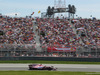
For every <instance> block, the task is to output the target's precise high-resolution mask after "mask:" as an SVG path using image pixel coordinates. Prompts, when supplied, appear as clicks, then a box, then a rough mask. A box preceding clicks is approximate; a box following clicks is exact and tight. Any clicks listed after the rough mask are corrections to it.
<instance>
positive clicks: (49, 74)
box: [0, 71, 100, 75]
mask: <svg viewBox="0 0 100 75" xmlns="http://www.w3.org/2000/svg"><path fill="white" fill-rule="evenodd" d="M0 75H100V73H95V72H92V73H90V72H57V71H0Z"/></svg>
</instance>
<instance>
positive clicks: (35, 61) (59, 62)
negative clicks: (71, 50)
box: [0, 60, 100, 64]
mask: <svg viewBox="0 0 100 75" xmlns="http://www.w3.org/2000/svg"><path fill="white" fill-rule="evenodd" d="M0 63H39V64H40V63H41V64H100V62H78V61H39V60H21V61H0Z"/></svg>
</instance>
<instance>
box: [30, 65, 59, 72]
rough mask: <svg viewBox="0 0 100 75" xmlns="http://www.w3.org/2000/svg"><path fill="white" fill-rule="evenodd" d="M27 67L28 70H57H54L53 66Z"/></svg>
mask: <svg viewBox="0 0 100 75" xmlns="http://www.w3.org/2000/svg"><path fill="white" fill-rule="evenodd" d="M28 66H29V70H48V71H51V70H53V71H56V70H57V68H54V67H53V66H44V65H42V64H31V65H28Z"/></svg>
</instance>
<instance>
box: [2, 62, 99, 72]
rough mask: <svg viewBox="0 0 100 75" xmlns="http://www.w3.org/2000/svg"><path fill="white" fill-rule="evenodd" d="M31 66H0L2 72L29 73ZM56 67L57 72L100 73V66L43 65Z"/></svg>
mask: <svg viewBox="0 0 100 75" xmlns="http://www.w3.org/2000/svg"><path fill="white" fill-rule="evenodd" d="M28 65H29V64H0V71H29V70H28ZM43 65H46V66H54V67H56V68H58V69H57V71H73V72H74V71H76V72H100V65H82V64H43Z"/></svg>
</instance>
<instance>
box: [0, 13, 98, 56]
mask: <svg viewBox="0 0 100 75" xmlns="http://www.w3.org/2000/svg"><path fill="white" fill-rule="evenodd" d="M37 37H39V39H38V38H37ZM37 40H39V43H38V42H37ZM38 44H39V45H38ZM37 46H39V47H37ZM38 49H40V52H39V51H38ZM99 49H100V20H97V19H96V18H93V19H82V18H80V19H67V18H62V19H60V18H59V17H57V18H16V17H15V18H12V17H8V16H3V15H0V56H1V57H3V56H57V57H58V56H61V57H96V56H98V57H99V55H100V51H99Z"/></svg>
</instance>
